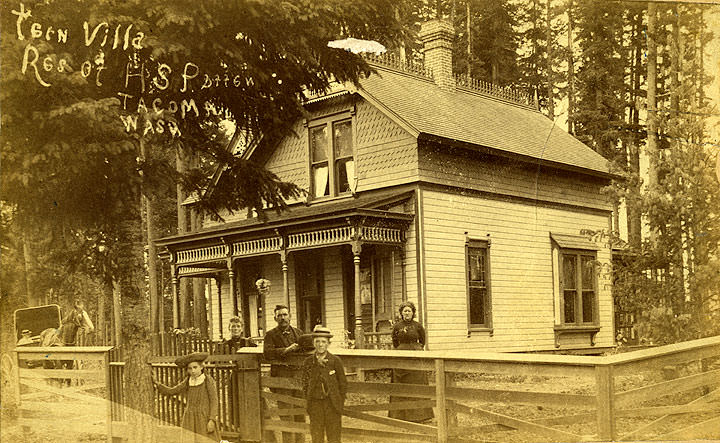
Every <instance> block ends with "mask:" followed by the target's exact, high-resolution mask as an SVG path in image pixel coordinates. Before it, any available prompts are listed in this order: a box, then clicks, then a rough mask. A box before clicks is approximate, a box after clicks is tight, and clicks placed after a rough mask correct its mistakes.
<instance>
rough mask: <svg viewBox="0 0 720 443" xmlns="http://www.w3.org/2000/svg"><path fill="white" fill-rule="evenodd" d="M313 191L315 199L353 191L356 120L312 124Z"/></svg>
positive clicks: (310, 128)
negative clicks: (354, 126)
mask: <svg viewBox="0 0 720 443" xmlns="http://www.w3.org/2000/svg"><path fill="white" fill-rule="evenodd" d="M309 132H310V190H311V195H312V197H313V198H320V197H332V196H337V195H341V194H345V193H349V192H351V191H352V190H353V189H354V186H355V157H354V149H353V148H354V147H353V130H352V119H351V118H345V119H341V120H326V121H321V122H320V123H319V124H313V125H312V126H310V127H309Z"/></svg>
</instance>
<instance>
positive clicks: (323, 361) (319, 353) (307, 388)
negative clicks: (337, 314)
mask: <svg viewBox="0 0 720 443" xmlns="http://www.w3.org/2000/svg"><path fill="white" fill-rule="evenodd" d="M312 337H313V345H315V353H314V354H313V355H311V356H310V357H308V358H307V359H305V362H304V363H303V367H302V384H303V392H304V393H305V398H306V400H307V411H308V415H309V416H310V435H311V436H312V441H313V443H323V442H324V441H325V435H327V441H328V443H340V440H341V431H342V410H343V404H344V403H345V394H346V393H347V380H346V379H345V368H344V367H343V364H342V361H340V358H339V357H337V356H335V355H332V354H331V353H329V352H328V351H327V348H328V346H329V345H330V338H332V334H331V333H330V330H329V329H328V328H325V327H323V326H321V325H317V326H315V329H314V330H313V333H312Z"/></svg>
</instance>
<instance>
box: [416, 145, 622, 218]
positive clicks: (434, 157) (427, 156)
mask: <svg viewBox="0 0 720 443" xmlns="http://www.w3.org/2000/svg"><path fill="white" fill-rule="evenodd" d="M419 175H420V179H421V180H424V181H428V182H432V183H439V184H442V185H449V186H458V187H462V188H467V189H473V190H477V191H484V192H492V193H496V194H502V195H508V196H513V197H522V198H530V199H538V200H542V201H549V202H555V203H563V204H571V205H580V206H585V207H588V208H597V209H606V210H609V209H611V208H610V206H609V202H608V201H607V198H606V197H605V196H604V195H603V194H602V193H601V192H600V189H601V188H602V187H603V186H605V185H606V184H607V183H605V182H603V181H601V180H596V179H593V180H590V179H585V180H584V181H581V180H580V178H579V177H580V176H578V175H577V174H570V173H565V172H562V173H561V172H556V171H551V170H548V169H547V168H543V167H534V166H529V165H526V164H524V163H522V162H519V161H511V160H505V159H499V158H493V157H490V156H487V155H481V154H479V153H476V152H473V151H469V150H458V149H454V150H449V149H438V148H436V147H431V146H422V145H421V146H420V148H419Z"/></svg>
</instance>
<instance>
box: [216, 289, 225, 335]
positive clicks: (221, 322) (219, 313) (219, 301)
mask: <svg viewBox="0 0 720 443" xmlns="http://www.w3.org/2000/svg"><path fill="white" fill-rule="evenodd" d="M215 284H216V285H217V294H218V331H220V340H222V339H223V321H222V320H223V318H222V280H221V275H218V276H217V277H216V278H215Z"/></svg>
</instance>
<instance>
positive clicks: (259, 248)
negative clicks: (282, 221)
mask: <svg viewBox="0 0 720 443" xmlns="http://www.w3.org/2000/svg"><path fill="white" fill-rule="evenodd" d="M232 246H233V248H232V251H233V256H238V255H253V254H261V253H263V252H273V251H279V250H281V249H282V239H281V238H280V237H268V238H261V239H257V240H247V241H241V242H237V243H233V245H232Z"/></svg>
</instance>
